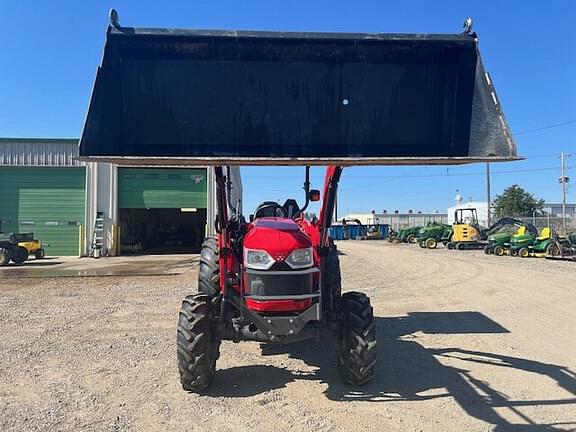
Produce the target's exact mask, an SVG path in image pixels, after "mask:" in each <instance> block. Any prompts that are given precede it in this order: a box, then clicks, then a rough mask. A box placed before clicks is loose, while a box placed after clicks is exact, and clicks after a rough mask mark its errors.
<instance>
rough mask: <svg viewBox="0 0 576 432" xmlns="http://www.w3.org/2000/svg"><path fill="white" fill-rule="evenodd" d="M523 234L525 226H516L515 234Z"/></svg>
mask: <svg viewBox="0 0 576 432" xmlns="http://www.w3.org/2000/svg"><path fill="white" fill-rule="evenodd" d="M524 234H526V227H525V226H521V227H520V228H518V231H516V235H517V236H523V235H524Z"/></svg>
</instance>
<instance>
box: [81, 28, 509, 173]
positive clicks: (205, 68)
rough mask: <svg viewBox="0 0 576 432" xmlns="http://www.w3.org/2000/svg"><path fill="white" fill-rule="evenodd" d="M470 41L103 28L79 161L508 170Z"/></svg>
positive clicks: (487, 85)
mask: <svg viewBox="0 0 576 432" xmlns="http://www.w3.org/2000/svg"><path fill="white" fill-rule="evenodd" d="M477 45H478V44H477V39H476V38H475V35H473V34H467V33H462V34H456V35H423V34H342V33H281V32H249V31H245V32H242V31H199V30H167V29H136V28H114V27H110V28H109V29H108V33H107V40H106V45H105V48H104V56H103V59H102V64H101V66H100V68H99V69H98V73H97V76H96V81H95V84H94V88H93V92H92V98H91V101H90V105H89V110H88V114H87V117H86V123H85V125H84V130H83V133H82V138H81V141H80V158H81V159H82V160H87V161H88V160H92V161H98V160H100V161H110V162H115V163H119V164H130V165H146V164H152V165H161V164H167V165H190V164H202V165H222V164H227V165H255V164H256V165H258V164H260V165H343V166H347V165H398V164H410V165H413V164H460V163H469V162H478V161H504V160H514V159H518V157H517V155H516V146H515V144H514V142H513V139H512V136H511V133H510V131H509V129H508V126H507V124H506V121H505V118H504V115H503V112H502V111H501V108H500V104H499V102H498V98H497V96H496V93H495V91H494V88H493V86H492V82H491V80H490V77H489V75H488V74H487V73H486V72H485V70H484V67H483V65H482V61H481V59H480V54H479V52H478V46H477Z"/></svg>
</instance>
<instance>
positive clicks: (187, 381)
mask: <svg viewBox="0 0 576 432" xmlns="http://www.w3.org/2000/svg"><path fill="white" fill-rule="evenodd" d="M212 308H213V306H212V298H211V297H210V296H208V295H206V294H194V295H189V296H187V297H186V298H185V299H184V301H183V302H182V308H181V309H180V316H179V319H178V329H177V332H176V343H177V347H178V348H177V358H178V370H179V372H180V383H181V384H182V388H183V389H184V390H187V391H191V392H202V391H203V390H206V389H207V388H208V387H209V386H210V384H212V381H213V380H214V375H215V374H216V360H217V359H218V357H219V356H220V339H219V338H218V336H217V335H216V332H215V331H214V328H213V324H212V322H213V314H212Z"/></svg>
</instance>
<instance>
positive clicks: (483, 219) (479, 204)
mask: <svg viewBox="0 0 576 432" xmlns="http://www.w3.org/2000/svg"><path fill="white" fill-rule="evenodd" d="M461 208H475V209H476V212H477V213H478V223H479V224H480V226H482V227H485V228H486V227H488V203H487V202H486V201H469V202H466V203H462V204H460V205H456V206H453V207H449V208H448V210H447V212H448V223H449V224H453V223H454V214H455V212H456V210H457V209H461Z"/></svg>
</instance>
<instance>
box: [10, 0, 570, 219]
mask: <svg viewBox="0 0 576 432" xmlns="http://www.w3.org/2000/svg"><path fill="white" fill-rule="evenodd" d="M0 6H1V8H0V11H1V12H0V14H1V16H2V25H1V26H0V51H1V52H2V55H0V136H3V137H78V136H79V135H80V131H81V128H82V123H83V120H84V115H85V112H86V108H87V103H88V98H89V94H90V91H91V86H92V83H93V80H94V75H95V71H96V67H97V65H98V63H99V61H100V57H101V54H102V48H103V44H104V36H105V29H106V25H107V12H108V10H109V8H111V7H115V8H117V9H118V10H119V13H120V21H121V23H122V24H124V25H127V26H147V27H179V28H210V29H253V30H295V31H298V30H303V31H306V30H309V31H313V30H316V31H346V32H349V31H358V32H420V33H434V32H438V33H451V32H459V31H460V29H461V24H462V22H463V20H464V19H465V18H466V17H467V16H472V17H473V19H474V23H475V24H474V30H475V31H476V32H477V33H478V35H479V38H480V49H481V52H482V55H483V60H484V63H485V66H486V68H487V69H488V70H489V71H490V73H491V75H492V78H493V79H494V82H495V85H496V89H497V91H498V95H499V98H500V100H501V103H502V105H503V107H504V110H505V113H506V116H507V119H508V122H509V124H510V127H511V129H512V131H513V133H516V134H517V135H516V142H517V144H518V149H519V153H520V154H521V155H523V156H525V157H526V158H527V159H526V160H525V161H522V162H513V163H504V164H494V165H493V166H492V171H493V173H494V174H493V176H492V183H493V187H492V189H493V193H499V192H501V191H502V190H503V189H504V188H505V187H506V186H508V185H510V184H512V183H518V184H520V185H521V186H523V187H525V188H526V189H528V190H529V191H530V192H533V193H534V194H535V195H536V196H538V197H540V198H544V199H546V200H548V201H560V199H561V195H560V186H559V184H558V180H557V178H558V175H559V168H557V167H559V164H560V161H559V154H560V152H562V151H564V152H568V153H572V157H571V158H570V159H568V166H570V167H574V168H572V169H571V174H572V177H573V179H574V181H576V174H575V173H576V121H573V120H576V82H575V80H574V71H576V55H575V53H576V50H575V48H574V47H575V46H576V35H575V33H574V31H573V23H574V20H575V19H576V2H575V1H572V0H555V1H550V2H527V1H506V2H497V1H482V2H479V1H476V2H471V1H463V0H460V1H435V2H433V1H429V0H428V1H393V2H392V1H385V0H379V1H364V2H359V1H356V2H351V1H345V2H344V1H334V0H333V1H323V0H322V1H300V0H298V1H294V0H293V1H273V0H268V1H239V0H237V1H233V2H232V1H216V0H212V1H199V0H195V1H180V2H178V1H172V2H154V1H143V0H140V1H119V0H115V1H113V2H109V1H90V2H83V1H82V2H81V1H58V0H52V1H30V0H29V1H25V2H24V1H15V0H13V1H6V0H2V1H1V2H0ZM570 121H572V122H571V123H569V124H566V125H564V126H559V127H555V128H549V129H544V130H541V131H533V132H528V133H524V132H526V131H531V130H533V129H538V128H540V127H546V126H548V125H554V124H558V123H563V122H570ZM303 172H304V169H303V168H245V169H243V178H244V189H245V209H246V210H245V213H249V212H250V210H251V209H252V208H254V207H255V206H256V205H257V203H258V202H260V201H263V200H267V199H272V200H277V199H279V200H284V199H285V198H287V197H289V196H295V197H296V198H300V197H301V195H300V194H301V186H302V179H303ZM483 172H484V166H483V165H481V164H476V165H468V166H462V167H450V168H447V167H406V168H400V167H355V168H350V169H347V170H345V172H344V176H343V179H342V183H341V188H340V197H339V198H340V211H339V213H345V212H347V211H348V210H349V211H350V212H364V211H370V210H372V209H375V210H379V211H380V210H382V209H388V210H389V211H391V210H395V209H398V210H401V211H405V210H408V209H412V210H415V211H417V210H422V211H433V210H436V209H438V210H444V209H445V208H446V207H448V206H450V205H452V203H453V197H454V195H455V190H456V189H460V191H461V193H462V195H463V196H464V197H465V199H466V200H467V199H468V198H472V199H474V200H482V199H485V179H484V175H483ZM312 181H313V185H314V186H316V187H318V188H319V187H321V184H322V170H321V169H318V168H317V169H313V176H312ZM569 200H570V201H571V202H574V201H576V188H574V187H573V188H571V190H570V191H569ZM313 209H314V208H313Z"/></svg>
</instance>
